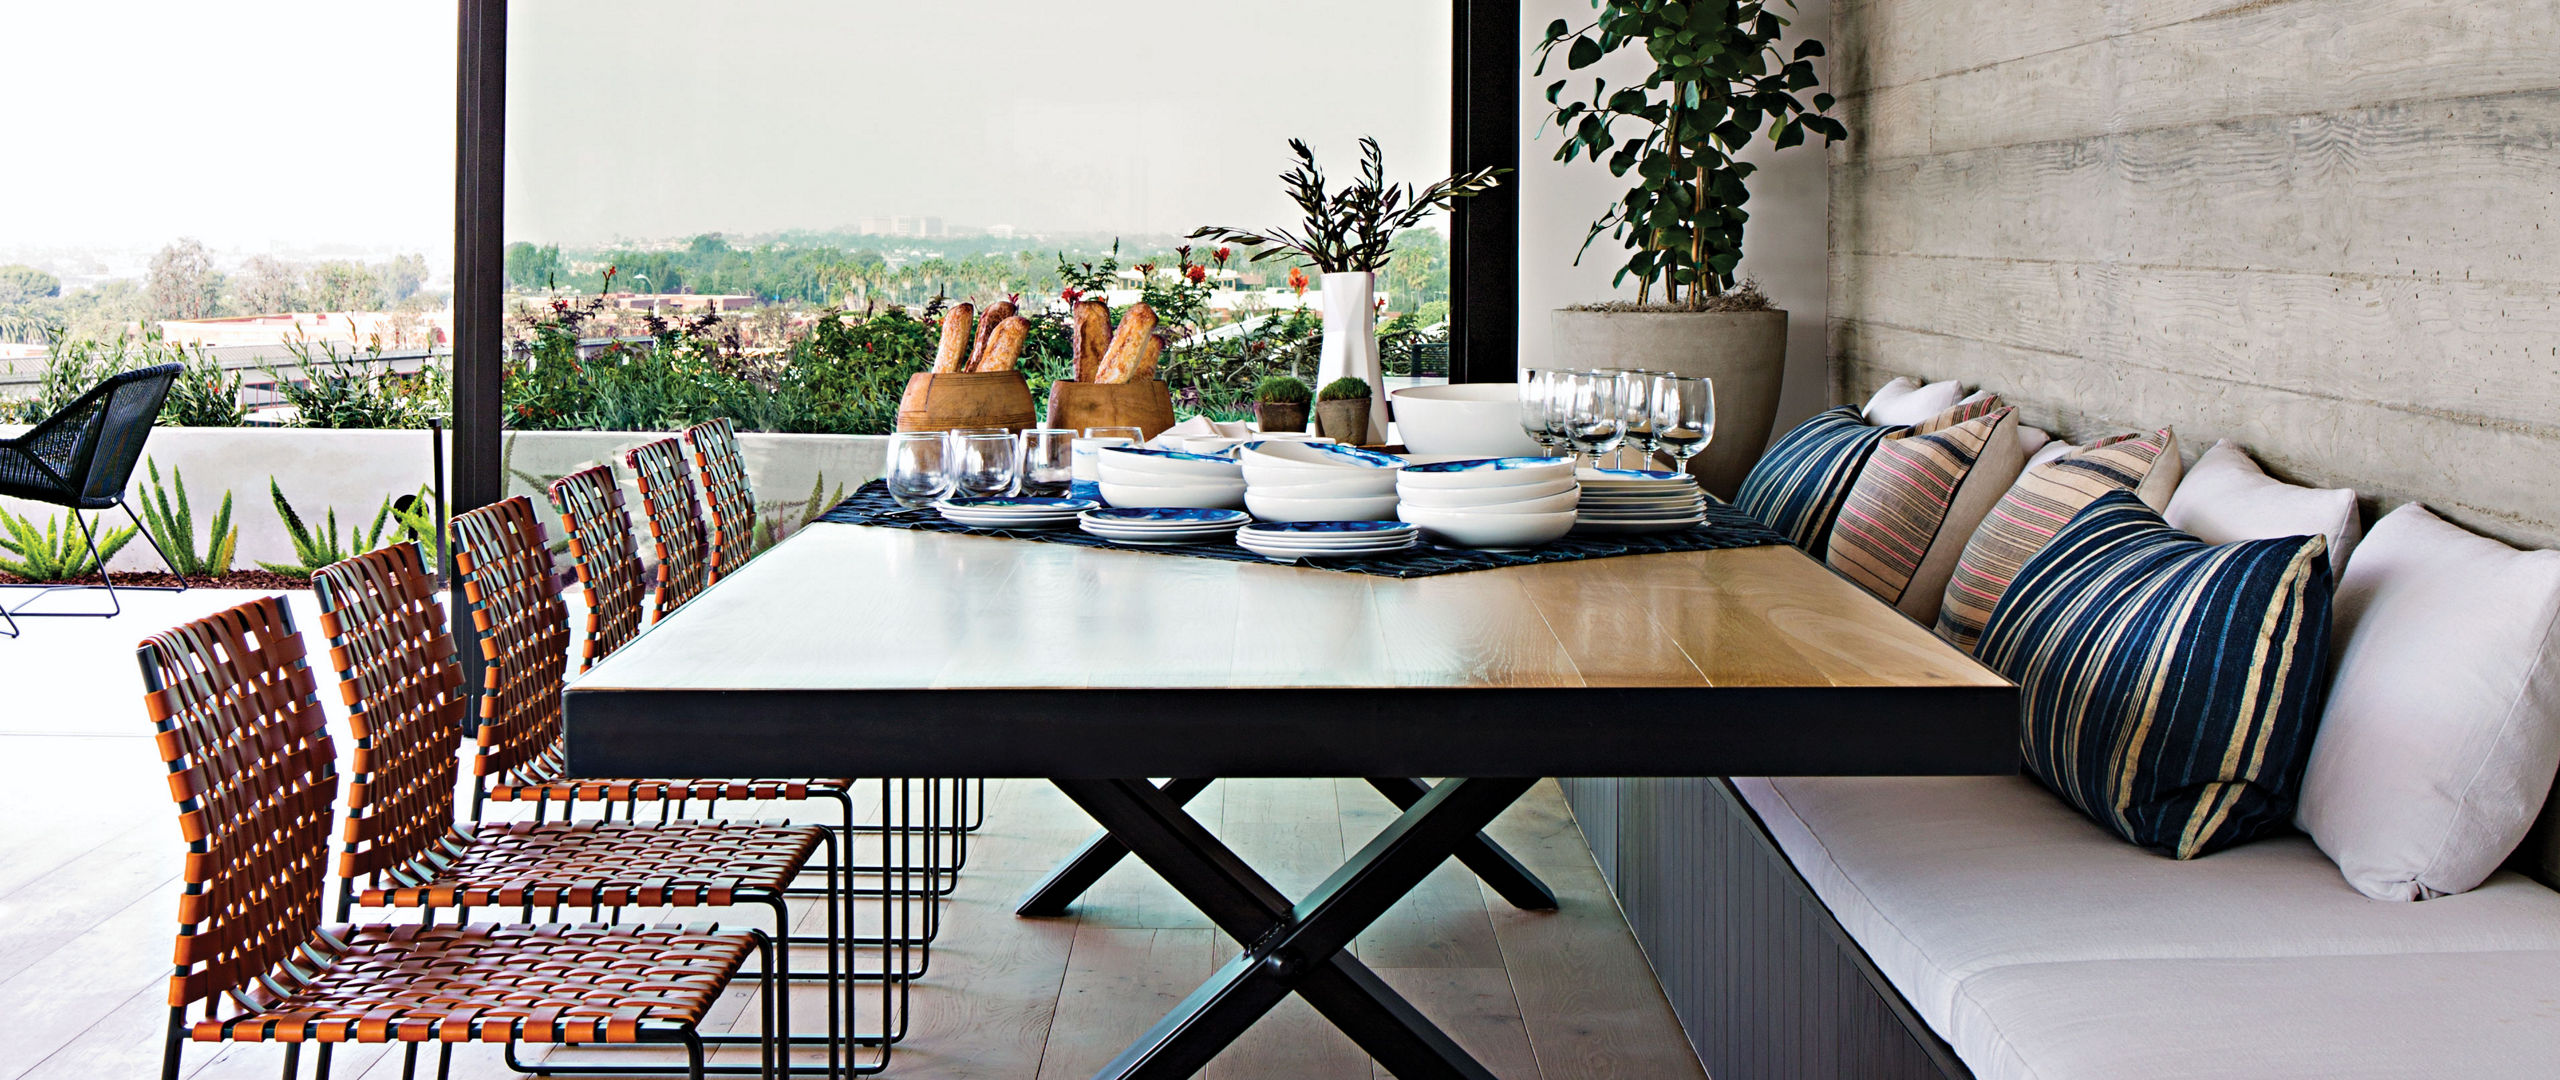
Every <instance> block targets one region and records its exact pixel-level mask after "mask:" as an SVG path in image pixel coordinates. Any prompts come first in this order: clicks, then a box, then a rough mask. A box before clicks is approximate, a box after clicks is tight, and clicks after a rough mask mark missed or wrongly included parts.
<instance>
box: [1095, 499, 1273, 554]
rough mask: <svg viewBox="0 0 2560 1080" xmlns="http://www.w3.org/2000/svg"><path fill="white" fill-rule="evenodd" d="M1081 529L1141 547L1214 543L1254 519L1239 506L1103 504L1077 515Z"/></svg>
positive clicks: (1116, 541)
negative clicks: (1210, 508) (1205, 507)
mask: <svg viewBox="0 0 2560 1080" xmlns="http://www.w3.org/2000/svg"><path fill="white" fill-rule="evenodd" d="M1077 520H1078V521H1079V522H1081V523H1082V526H1083V528H1084V531H1086V532H1089V533H1092V534H1093V535H1095V536H1099V537H1101V538H1103V539H1105V540H1109V541H1111V542H1112V543H1115V544H1136V545H1139V546H1141V547H1145V546H1158V545H1166V544H1214V543H1218V542H1219V541H1223V540H1229V539H1233V538H1234V537H1235V534H1236V529H1237V528H1238V527H1240V526H1242V525H1244V524H1245V523H1246V522H1248V521H1251V520H1253V519H1252V518H1250V517H1247V516H1245V512H1244V511H1242V510H1203V509H1200V508H1198V507H1181V506H1105V507H1101V508H1098V509H1094V510H1087V511H1085V512H1084V513H1082V514H1079V515H1077Z"/></svg>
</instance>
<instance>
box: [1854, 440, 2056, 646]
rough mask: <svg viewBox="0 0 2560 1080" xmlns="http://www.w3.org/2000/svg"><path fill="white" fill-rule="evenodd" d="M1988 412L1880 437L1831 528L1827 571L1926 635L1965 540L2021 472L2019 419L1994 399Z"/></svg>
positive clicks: (2021, 456)
mask: <svg viewBox="0 0 2560 1080" xmlns="http://www.w3.org/2000/svg"><path fill="white" fill-rule="evenodd" d="M1988 405H1989V406H1990V408H1988V409H1979V410H1973V411H1976V412H1979V413H1981V414H1982V415H1978V416H1971V417H1967V418H1964V419H1960V420H1957V421H1955V422H1954V423H1950V424H1946V425H1944V426H1942V427H1933V428H1932V429H1931V430H1928V431H1921V430H1918V429H1915V430H1914V431H1912V432H1911V433H1909V434H1904V435H1896V436H1887V437H1886V438H1885V441H1884V442H1882V443H1879V444H1877V446H1876V449H1875V452H1874V453H1873V454H1870V455H1868V457H1867V463H1866V466H1865V467H1864V468H1862V469H1860V470H1859V471H1858V479H1857V482H1856V483H1855V484H1853V485H1851V486H1850V488H1849V494H1848V497H1847V498H1846V499H1844V500H1842V502H1841V505H1840V516H1839V519H1838V520H1837V521H1836V522H1835V523H1834V524H1833V525H1832V527H1831V549H1830V551H1829V552H1828V553H1826V555H1825V557H1824V561H1825V562H1827V563H1829V564H1830V566H1831V569H1832V570H1833V571H1835V572H1837V573H1839V575H1840V576H1842V577H1845V578H1848V579H1849V580H1851V581H1853V582H1856V583H1858V585H1860V586H1861V587H1863V588H1865V589H1866V590H1867V591H1868V592H1871V593H1874V594H1876V596H1877V598H1879V599H1881V600H1883V601H1884V602H1885V603H1888V604H1892V605H1893V606H1894V607H1895V608H1897V609H1899V610H1901V612H1902V613H1903V614H1905V615H1908V616H1910V617H1911V618H1912V619H1913V620H1914V621H1916V622H1918V623H1920V624H1921V625H1923V626H1926V625H1928V624H1929V623H1931V622H1934V621H1936V619H1937V617H1938V603H1939V598H1940V597H1942V596H1943V595H1945V593H1946V589H1947V578H1948V576H1949V575H1950V574H1952V573H1954V571H1955V564H1956V557H1957V556H1958V555H1959V554H1961V553H1962V552H1963V551H1964V548H1965V542H1966V540H1968V539H1969V538H1971V537H1972V535H1973V531H1974V528H1975V526H1977V525H1979V524H1980V523H1981V521H1982V517H1983V515H1984V514H1987V513H1989V512H1990V510H1991V507H1992V505H1993V504H1994V503H1995V502H1997V501H1998V500H1999V498H2000V497H2001V495H2002V494H2004V493H2006V492H2007V491H2008V490H2009V486H2010V484H2012V483H2013V482H2015V481H2016V480H2017V478H2018V470H2020V469H2021V468H2024V467H2025V465H2026V454H2025V452H2024V448H2023V446H2022V445H2021V444H2020V443H2019V442H2018V435H2017V428H2018V417H2017V410H2015V409H2011V408H2007V407H2004V406H2002V405H2001V404H2000V400H1999V399H1998V398H1992V399H1990V401H1989V402H1988ZM1953 411H1954V410H1950V412H1953ZM1933 423H1934V422H1933Z"/></svg>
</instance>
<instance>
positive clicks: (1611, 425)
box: [1563, 371, 1627, 465]
mask: <svg viewBox="0 0 2560 1080" xmlns="http://www.w3.org/2000/svg"><path fill="white" fill-rule="evenodd" d="M1621 385H1622V384H1621V383H1620V381H1619V379H1618V373H1617V372H1614V371H1577V372H1574V373H1573V374H1572V375H1570V376H1568V377H1567V379H1566V389H1565V394H1564V410H1563V412H1564V436H1565V445H1567V446H1571V447H1573V449H1574V450H1575V451H1576V452H1578V453H1582V454H1588V455H1590V456H1591V458H1592V463H1593V464H1595V465H1596V464H1598V463H1599V456H1600V455H1602V454H1606V453H1608V452H1610V451H1612V450H1615V449H1617V448H1618V444H1619V443H1620V442H1622V441H1624V440H1625V439H1626V437H1627V413H1626V409H1625V408H1623V407H1622V406H1621V405H1620V404H1619V400H1618V390H1619V387H1620V386H1621Z"/></svg>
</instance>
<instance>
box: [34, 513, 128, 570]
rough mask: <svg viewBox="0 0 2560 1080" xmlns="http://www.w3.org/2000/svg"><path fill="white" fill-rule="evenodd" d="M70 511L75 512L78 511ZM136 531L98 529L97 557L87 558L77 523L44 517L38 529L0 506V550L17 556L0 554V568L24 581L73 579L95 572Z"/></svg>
mask: <svg viewBox="0 0 2560 1080" xmlns="http://www.w3.org/2000/svg"><path fill="white" fill-rule="evenodd" d="M72 513H73V514H74V515H75V516H76V515H78V513H79V511H76V510H75V511H72ZM138 535H140V533H139V531H138V530H136V529H135V528H134V527H133V526H131V525H127V526H125V527H123V528H121V529H102V530H101V531H100V532H99V533H98V558H96V559H91V558H90V557H89V545H88V542H87V540H86V538H85V536H86V534H84V533H83V532H82V531H81V527H80V526H79V525H78V524H76V523H75V524H72V525H70V526H68V527H66V526H64V525H63V523H62V519H60V518H55V517H48V518H46V519H45V520H44V527H43V528H41V529H39V528H37V527H36V523H35V522H34V521H33V520H31V519H28V518H22V517H19V516H18V515H16V514H12V513H10V512H9V511H7V510H0V551H7V552H9V553H11V554H13V555H16V556H17V558H14V559H11V558H0V570H5V571H7V572H9V573H11V574H15V575H17V576H19V577H22V578H25V579H27V580H28V581H76V580H79V579H81V578H85V577H88V576H89V575H91V574H95V573H97V572H98V565H99V563H100V562H103V561H105V560H108V559H113V558H115V557H116V552H119V551H122V550H124V546H125V545H126V544H130V543H132V542H133V538H134V537H135V536H138Z"/></svg>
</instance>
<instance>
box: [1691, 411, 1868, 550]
mask: <svg viewBox="0 0 2560 1080" xmlns="http://www.w3.org/2000/svg"><path fill="white" fill-rule="evenodd" d="M1907 430H1910V429H1908V428H1903V427H1882V426H1874V425H1870V424H1868V423H1867V422H1866V421H1865V420H1864V419H1862V418H1861V417H1860V416H1859V415H1858V409H1857V406H1854V405H1843V406H1841V407H1839V408H1836V409H1831V410H1827V411H1825V412H1821V413H1816V414H1815V415H1814V417H1813V419H1811V420H1807V421H1805V422H1804V423H1802V424H1800V425H1797V427H1796V429H1795V430H1794V431H1790V432H1788V433H1787V434H1786V435H1785V437H1783V438H1780V439H1779V440H1778V445H1776V446H1772V447H1770V448H1769V453H1768V454H1767V455H1766V456H1764V457H1762V458H1761V459H1760V463H1759V464H1757V465H1754V466H1752V467H1751V475H1749V476H1746V477H1743V479H1742V490H1741V491H1739V492H1736V493H1735V494H1734V496H1733V505H1734V507H1735V508H1736V509H1739V510H1741V511H1742V512H1743V513H1746V514H1749V515H1751V516H1752V517H1755V518H1759V519H1760V520H1761V522H1762V523H1764V524H1766V525H1768V526H1769V527H1770V528H1772V529H1776V530H1778V531H1779V532H1780V533H1783V534H1785V535H1786V537H1787V539H1788V541H1789V542H1791V543H1793V544H1795V546H1797V547H1799V548H1802V549H1804V550H1805V551H1807V552H1809V553H1811V554H1812V555H1813V557H1814V558H1817V559H1819V558H1821V557H1822V555H1823V550H1824V548H1825V546H1826V545H1828V544H1829V542H1830V539H1831V523H1832V521H1833V520H1835V519H1837V518H1838V517H1839V516H1840V503H1841V501H1842V500H1844V499H1846V498H1848V497H1849V486H1850V485H1851V484H1854V483H1856V482H1857V480H1858V470H1859V469H1860V468H1861V467H1863V466H1865V465H1866V463H1867V455H1869V454H1872V453H1874V452H1875V449H1876V444H1877V443H1880V442H1883V441H1884V438H1885V436H1887V435H1893V434H1898V433H1900V432H1903V431H1907Z"/></svg>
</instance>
